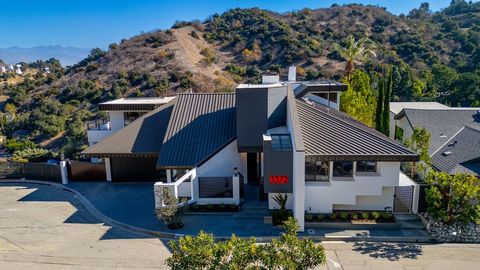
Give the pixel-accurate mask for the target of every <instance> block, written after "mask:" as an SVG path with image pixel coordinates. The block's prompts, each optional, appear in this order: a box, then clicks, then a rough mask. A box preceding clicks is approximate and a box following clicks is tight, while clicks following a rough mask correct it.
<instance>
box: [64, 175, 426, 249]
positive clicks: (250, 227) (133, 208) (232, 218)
mask: <svg viewBox="0 0 480 270" xmlns="http://www.w3.org/2000/svg"><path fill="white" fill-rule="evenodd" d="M67 186H68V187H69V188H72V189H75V190H77V191H78V192H80V193H81V194H82V195H83V196H85V197H86V198H87V199H88V200H89V201H90V202H91V203H92V204H93V205H94V206H95V207H96V208H97V209H98V210H99V211H100V212H102V213H103V214H104V215H106V216H107V217H109V218H111V219H114V220H117V221H119V222H121V223H124V224H128V225H131V226H135V227H139V228H143V229H147V230H151V231H161V232H167V233H172V234H191V235H195V234H198V232H200V231H201V230H203V231H206V232H209V233H213V234H214V235H215V236H217V237H230V236H231V235H232V234H235V235H237V236H246V237H247V236H255V237H257V238H262V237H270V236H277V235H279V234H280V233H281V229H278V228H274V227H272V225H271V224H265V222H264V217H265V216H266V215H268V214H269V211H268V209H267V208H268V204H267V202H265V201H260V200H259V196H258V187H256V186H249V185H245V201H244V203H243V204H242V211H240V212H237V213H208V214H207V213H188V214H186V215H185V216H184V218H183V223H184V224H185V227H183V228H182V229H180V230H170V229H168V228H167V226H166V225H165V224H164V223H163V222H162V221H159V220H158V219H157V218H156V217H155V207H154V206H155V203H154V198H153V188H152V187H153V183H109V182H74V183H70V184H68V185H67ZM301 235H304V236H309V237H312V238H314V239H316V240H324V239H328V240H358V239H366V240H378V241H409V242H415V241H416V240H418V241H420V242H426V241H428V237H427V234H426V232H425V230H424V229H417V228H413V229H401V230H382V229H375V230H345V229H315V230H306V231H305V232H304V233H301Z"/></svg>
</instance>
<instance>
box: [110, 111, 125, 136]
mask: <svg viewBox="0 0 480 270" xmlns="http://www.w3.org/2000/svg"><path fill="white" fill-rule="evenodd" d="M108 114H109V115H110V123H111V127H112V132H115V131H118V130H120V129H122V128H123V126H124V124H125V121H124V117H123V112H122V111H109V112H108Z"/></svg>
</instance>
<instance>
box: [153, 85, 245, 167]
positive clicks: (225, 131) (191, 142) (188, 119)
mask: <svg viewBox="0 0 480 270" xmlns="http://www.w3.org/2000/svg"><path fill="white" fill-rule="evenodd" d="M235 137H236V124H235V93H216V94H180V95H178V97H177V101H176V105H175V107H174V109H173V112H172V117H171V119H170V123H169V125H168V129H167V132H166V135H165V138H164V140H163V146H162V150H161V152H160V157H159V159H158V163H157V167H158V168H168V167H177V168H179V167H184V168H190V167H195V166H198V165H199V164H201V163H202V162H203V161H205V160H207V159H208V158H210V157H211V156H213V155H214V154H215V153H217V152H218V151H219V150H221V149H222V148H223V147H224V146H226V145H227V144H229V143H230V142H232V141H233V140H234V139H235Z"/></svg>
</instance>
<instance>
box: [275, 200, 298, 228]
mask: <svg viewBox="0 0 480 270" xmlns="http://www.w3.org/2000/svg"><path fill="white" fill-rule="evenodd" d="M273 200H274V201H275V202H276V203H277V204H278V206H279V207H280V209H275V210H272V224H273V226H278V225H282V224H283V222H284V221H286V220H287V219H288V218H289V217H291V216H292V215H293V214H292V211H290V210H287V201H288V195H287V194H277V195H276V196H275V197H273Z"/></svg>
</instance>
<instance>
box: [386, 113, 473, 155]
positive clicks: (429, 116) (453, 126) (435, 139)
mask: <svg viewBox="0 0 480 270" xmlns="http://www.w3.org/2000/svg"><path fill="white" fill-rule="evenodd" d="M478 110H479V108H449V109H427V110H425V109H404V110H402V111H401V112H400V113H399V114H398V115H397V116H396V117H395V119H401V118H402V117H403V116H406V117H407V120H408V121H409V123H410V125H411V127H412V128H414V127H416V126H422V127H425V129H426V130H427V131H428V132H430V134H431V137H430V147H429V152H430V154H432V153H434V152H435V151H436V150H437V149H438V148H439V147H441V146H442V145H444V144H445V143H446V142H447V141H448V140H450V139H451V138H452V136H454V135H455V134H456V133H457V132H458V131H459V130H460V129H461V128H462V127H464V126H465V125H468V124H477V125H480V114H479V113H477V112H478Z"/></svg>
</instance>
